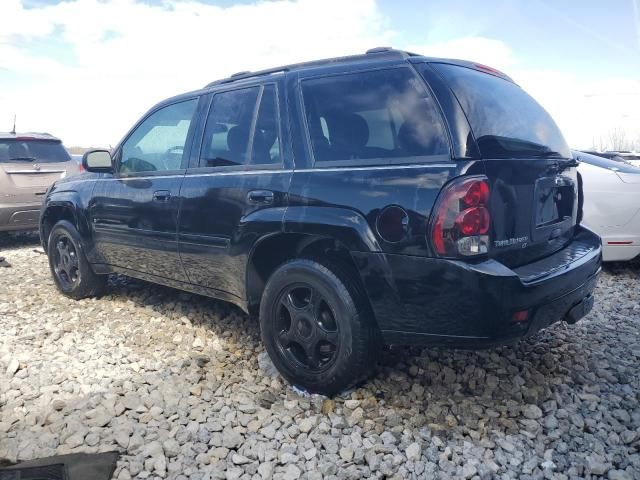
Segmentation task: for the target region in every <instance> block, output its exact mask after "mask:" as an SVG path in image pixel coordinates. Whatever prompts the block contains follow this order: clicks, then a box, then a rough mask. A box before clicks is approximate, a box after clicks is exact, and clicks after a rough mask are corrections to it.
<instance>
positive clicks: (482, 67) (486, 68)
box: [473, 63, 506, 77]
mask: <svg viewBox="0 0 640 480" xmlns="http://www.w3.org/2000/svg"><path fill="white" fill-rule="evenodd" d="M473 66H474V67H476V68H477V69H478V70H482V71H484V72H487V73H492V74H493V75H498V76H500V77H506V75H505V74H504V73H502V72H501V71H500V70H498V69H497V68H493V67H489V66H488V65H483V64H481V63H474V64H473Z"/></svg>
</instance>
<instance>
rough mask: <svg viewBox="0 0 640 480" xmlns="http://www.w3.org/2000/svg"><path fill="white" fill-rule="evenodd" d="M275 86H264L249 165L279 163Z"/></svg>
mask: <svg viewBox="0 0 640 480" xmlns="http://www.w3.org/2000/svg"><path fill="white" fill-rule="evenodd" d="M278 124H279V120H278V106H277V99H276V87H275V85H265V87H264V89H263V91H262V97H261V99H260V108H259V109H258V118H257V119H256V127H255V132H254V136H253V143H252V152H251V163H253V164H263V165H264V164H271V163H280V132H279V128H278Z"/></svg>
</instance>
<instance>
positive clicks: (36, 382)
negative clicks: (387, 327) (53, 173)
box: [0, 236, 640, 480]
mask: <svg viewBox="0 0 640 480" xmlns="http://www.w3.org/2000/svg"><path fill="white" fill-rule="evenodd" d="M36 242H37V238H36V237H35V236H31V237H29V236H20V237H18V238H17V239H15V238H12V237H10V238H9V240H7V239H6V238H5V239H4V240H3V239H0V250H2V256H5V257H7V260H8V261H9V262H10V263H11V265H12V268H11V269H5V270H3V275H2V276H0V319H1V321H2V329H0V459H8V460H12V461H16V460H27V459H31V458H39V457H42V456H45V455H55V454H62V453H73V452H81V451H87V452H89V451H106V450H114V449H116V450H119V451H120V452H121V455H122V456H121V460H120V461H119V463H118V468H117V469H116V476H115V477H114V478H118V479H122V480H129V479H131V478H140V479H144V478H146V479H152V478H153V479H157V478H171V479H180V480H183V479H188V478H193V479H196V480H204V479H205V478H206V479H210V478H211V479H214V478H215V479H217V478H230V479H243V480H244V479H275V478H277V479H293V480H316V479H321V478H323V477H324V478H327V477H328V478H332V479H335V480H343V479H349V478H378V479H381V478H389V479H391V478H393V479H405V478H408V479H421V478H471V479H474V480H475V479H488V478H505V479H514V478H519V479H525V480H532V479H538V478H548V479H563V478H583V477H588V476H593V477H596V476H598V477H603V478H609V479H611V480H631V479H635V478H640V444H639V441H640V406H639V405H640V367H639V365H640V333H639V332H640V262H635V263H631V264H626V265H611V266H606V267H605V269H604V271H603V273H602V275H601V279H600V283H599V285H598V288H597V291H596V305H595V307H594V310H593V311H592V312H591V313H590V314H589V315H588V317H586V318H585V319H583V320H581V321H580V322H579V323H577V324H576V325H572V326H566V325H564V324H555V325H552V326H551V327H549V328H548V329H546V330H545V331H543V332H540V333H539V334H537V335H535V336H533V337H531V338H528V339H525V340H524V341H522V342H521V343H520V344H518V345H517V346H515V347H504V348H499V349H494V350H488V351H479V352H473V351H455V350H447V349H437V348H428V349H394V350H390V351H384V352H382V353H381V355H380V359H381V366H380V368H379V369H378V373H377V375H376V376H375V377H374V378H372V379H371V380H369V381H368V382H366V383H365V384H363V385H362V386H360V387H358V388H355V389H353V390H351V391H349V392H345V393H344V394H342V395H338V396H336V397H335V398H333V399H327V398H324V397H320V396H317V395H311V396H309V395H306V394H305V393H304V392H297V391H295V390H294V389H292V388H291V387H290V386H288V385H287V384H286V382H284V380H283V379H282V378H281V377H280V375H279V374H278V373H277V372H276V371H275V368H274V367H273V363H272V362H271V361H270V360H269V358H268V356H267V355H266V352H265V351H264V348H263V347H262V345H261V343H260V335H259V331H258V327H257V325H256V323H255V321H254V320H252V319H250V318H249V317H247V316H246V315H244V314H243V313H241V312H240V311H239V310H237V309H236V308H235V307H232V306H229V305H227V304H224V303H221V302H215V301H212V300H209V299H205V298H201V297H198V296H195V295H190V294H186V293H182V292H179V291H176V290H172V289H169V288H164V287H159V286H154V285H151V284H147V283H144V282H141V281H137V280H132V279H128V278H125V277H121V276H114V277H112V278H111V279H110V285H109V289H108V292H107V294H106V295H105V296H104V297H102V298H100V299H87V300H82V301H77V302H76V301H72V300H69V299H67V298H65V297H64V296H62V295H61V294H59V293H58V292H57V291H56V289H55V286H54V284H53V282H52V280H51V277H50V274H49V270H48V266H47V263H46V260H47V259H46V256H45V255H41V254H38V253H36V252H35V251H34V247H35V246H36V244H37V243H36Z"/></svg>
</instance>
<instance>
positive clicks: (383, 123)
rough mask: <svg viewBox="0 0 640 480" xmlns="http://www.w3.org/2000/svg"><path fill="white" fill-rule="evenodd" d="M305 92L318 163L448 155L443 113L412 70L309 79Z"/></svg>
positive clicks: (303, 83)
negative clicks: (441, 114)
mask: <svg viewBox="0 0 640 480" xmlns="http://www.w3.org/2000/svg"><path fill="white" fill-rule="evenodd" d="M302 95H303V100H304V105H305V111H306V112H305V113H306V120H307V127H308V131H309V137H310V140H311V146H312V148H313V154H314V158H315V161H316V162H336V161H352V162H356V163H367V161H371V160H376V159H381V160H382V161H383V163H390V162H391V161H393V160H396V161H398V160H399V161H400V162H403V161H405V162H408V161H416V160H417V159H416V157H431V156H435V155H438V156H440V155H448V154H449V144H448V141H447V136H446V133H445V129H444V126H443V123H442V120H441V117H440V113H439V111H438V109H437V107H436V105H435V102H434V101H433V99H432V98H431V96H430V94H429V92H428V90H427V88H426V86H425V85H424V83H423V81H422V80H421V79H420V78H419V77H418V76H416V75H415V74H414V72H413V70H411V69H410V68H406V67H402V68H392V69H385V70H375V71H368V72H358V73H352V74H345V75H333V76H328V77H321V78H313V79H309V80H304V81H303V82H302Z"/></svg>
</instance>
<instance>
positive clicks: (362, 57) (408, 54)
mask: <svg viewBox="0 0 640 480" xmlns="http://www.w3.org/2000/svg"><path fill="white" fill-rule="evenodd" d="M374 53H380V54H383V53H387V54H390V55H391V54H393V55H399V56H402V57H404V58H407V57H413V56H416V55H417V54H415V53H411V52H405V51H403V50H396V49H395V48H392V47H375V48H371V49H369V50H367V52H366V54H360V55H350V56H346V57H336V58H326V59H323V60H312V61H310V62H301V63H293V64H291V65H285V66H281V67H275V68H269V69H266V70H258V71H255V72H250V71H244V72H238V73H234V74H233V75H231V76H230V77H227V78H223V79H220V80H215V81H213V82H211V83H209V84H207V86H206V87H205V88H209V87H213V86H214V85H221V84H225V83H231V82H235V81H236V80H242V79H245V78H254V77H261V76H264V75H272V74H274V73H284V72H288V71H290V70H293V69H297V68H301V67H314V66H320V65H330V64H335V63H338V62H346V61H356V60H365V59H366V56H367V55H370V54H374Z"/></svg>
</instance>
